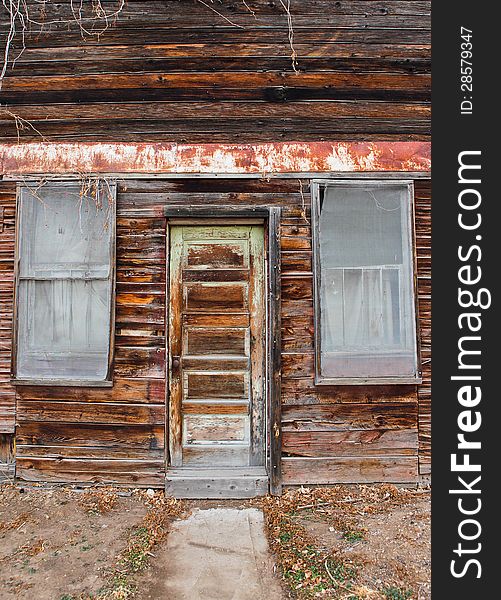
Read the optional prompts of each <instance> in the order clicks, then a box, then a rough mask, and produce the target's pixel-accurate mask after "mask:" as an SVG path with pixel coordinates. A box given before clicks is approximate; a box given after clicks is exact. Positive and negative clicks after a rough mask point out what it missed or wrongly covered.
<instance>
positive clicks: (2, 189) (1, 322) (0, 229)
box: [0, 181, 16, 434]
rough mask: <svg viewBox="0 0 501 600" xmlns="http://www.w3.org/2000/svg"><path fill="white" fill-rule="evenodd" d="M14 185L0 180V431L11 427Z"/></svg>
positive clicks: (13, 419) (12, 416)
mask: <svg viewBox="0 0 501 600" xmlns="http://www.w3.org/2000/svg"><path fill="white" fill-rule="evenodd" d="M15 215H16V185H15V183H13V182H4V181H0V434H4V433H5V434H12V433H14V427H15V409H16V403H15V394H16V392H15V389H14V387H13V386H12V385H11V384H10V357H11V348H12V315H13V300H14V244H15Z"/></svg>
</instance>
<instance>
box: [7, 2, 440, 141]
mask: <svg viewBox="0 0 501 600" xmlns="http://www.w3.org/2000/svg"><path fill="white" fill-rule="evenodd" d="M102 4H103V6H104V7H105V8H106V10H108V12H110V13H111V12H113V11H114V10H115V9H116V7H117V4H116V2H111V1H103V3H102ZM206 4H207V3H205V5H204V3H200V2H193V1H189V0H183V1H181V2H180V1H179V0H166V1H164V2H159V1H158V0H147V1H144V2H139V1H136V0H129V1H128V2H127V3H126V4H125V7H124V9H123V11H122V12H121V13H120V14H119V15H117V17H116V18H113V19H110V23H109V27H108V28H107V29H106V31H104V32H103V33H102V34H101V35H99V36H97V35H83V36H82V32H81V31H80V29H79V27H78V26H76V24H75V23H71V20H72V16H71V6H70V3H69V2H60V3H57V4H55V3H51V6H50V7H45V6H43V5H40V3H39V2H36V1H35V0H27V5H28V7H29V10H30V15H31V18H32V20H33V21H37V18H38V19H39V20H40V21H43V20H44V19H45V20H46V21H47V20H50V21H51V23H50V25H46V26H45V27H44V28H43V31H42V33H40V32H39V31H37V29H39V27H37V26H36V25H31V26H30V31H27V32H26V36H25V37H26V39H25V45H26V49H25V50H24V52H22V53H21V55H20V56H19V57H18V58H17V60H16V63H15V66H14V67H12V65H11V67H10V68H9V69H8V71H7V74H6V78H5V80H4V81H3V87H2V90H1V92H0V97H1V100H0V101H1V103H2V105H6V106H7V110H3V111H0V139H1V140H3V141H17V139H18V137H20V138H21V139H23V140H34V141H38V140H39V139H40V134H42V135H43V136H45V138H46V139H48V140H49V141H57V140H70V141H71V140H78V141H93V140H95V141H112V140H115V141H120V142H127V141H143V142H146V141H152V142H153V141H154V142H159V141H175V142H187V143H202V142H207V141H211V142H216V143H217V142H228V141H231V142H235V143H238V142H240V143H243V142H250V143H251V142H259V141H262V142H267V141H310V140H311V141H318V140H331V139H335V140H338V141H342V140H353V139H357V140H403V141H405V140H428V139H429V133H430V2H429V1H423V0H343V1H341V2H331V1H330V0H313V1H312V0H298V1H295V2H294V3H292V6H291V13H292V26H293V30H294V43H293V45H294V50H295V52H296V54H297V67H296V70H294V69H293V67H292V61H291V47H290V44H289V39H288V35H289V31H288V24H287V15H286V13H285V11H284V9H283V7H282V6H281V4H280V3H278V2H268V0H253V1H251V2H248V3H247V4H248V6H249V7H250V10H249V9H248V8H246V3H243V2H234V1H233V0H223V1H222V2H218V6H217V10H218V12H219V13H220V15H218V14H216V13H215V12H214V10H211V8H210V7H209V6H207V5H206ZM84 6H85V3H84ZM44 10H45V12H46V16H45V17H43V16H42V15H40V14H39V13H40V12H41V11H44ZM37 15H38V16H37ZM83 15H84V19H83V26H84V27H86V28H87V30H92V29H94V30H96V31H97V30H99V28H100V27H101V24H100V23H96V22H95V21H94V22H93V21H91V20H90V19H89V18H88V17H90V15H89V14H88V13H86V10H85V8H84V10H83ZM221 15H222V16H221ZM86 16H87V20H86V18H85V17H86ZM225 18H226V19H227V20H225ZM68 20H69V21H70V22H68ZM8 26H9V25H8V19H7V15H6V13H5V11H4V9H3V8H2V7H0V35H1V34H2V33H5V34H6V33H7V31H6V29H7V28H8ZM21 47H22V42H21V40H20V39H17V40H14V44H13V50H12V54H13V55H15V56H17V53H18V51H19V50H20V49H21ZM14 114H15V115H18V117H20V118H21V119H24V121H19V120H17V121H16V120H15V118H14V116H13V115H14ZM26 121H28V122H29V123H31V124H32V127H30V126H29V125H28V124H27V123H26ZM20 123H23V126H22V127H19V124H20ZM16 124H17V127H16Z"/></svg>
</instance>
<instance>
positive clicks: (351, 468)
mask: <svg viewBox="0 0 501 600" xmlns="http://www.w3.org/2000/svg"><path fill="white" fill-rule="evenodd" d="M282 462H283V467H282V469H283V478H284V483H285V484H286V485H287V484H288V485H298V484H305V485H309V484H326V483H332V484H335V483H376V482H385V481H392V482H394V483H415V482H416V481H417V472H418V459H417V456H381V457H373V456H364V457H359V456H350V457H348V456H344V457H339V458H290V457H284V458H283V461H282Z"/></svg>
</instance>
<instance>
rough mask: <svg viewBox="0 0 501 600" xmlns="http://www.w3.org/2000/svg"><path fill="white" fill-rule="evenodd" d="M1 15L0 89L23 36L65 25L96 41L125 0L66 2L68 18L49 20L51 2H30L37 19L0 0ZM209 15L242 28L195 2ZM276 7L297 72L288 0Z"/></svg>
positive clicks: (14, 0)
mask: <svg viewBox="0 0 501 600" xmlns="http://www.w3.org/2000/svg"><path fill="white" fill-rule="evenodd" d="M0 1H1V6H3V8H4V11H5V13H6V14H7V20H8V23H7V35H6V38H5V45H3V44H2V45H3V49H2V51H1V53H2V59H1V63H0V64H1V66H0V90H1V89H2V83H3V80H4V78H5V75H6V73H7V70H8V68H9V66H10V67H11V68H14V67H15V64H16V62H17V61H18V60H19V59H20V57H21V56H22V54H23V52H24V51H25V50H26V34H27V32H31V31H36V32H37V33H39V34H41V33H43V32H44V30H45V29H46V28H48V29H50V28H51V26H53V25H57V26H59V27H64V26H65V25H67V26H71V25H75V24H76V25H77V27H78V28H79V31H80V34H81V36H82V38H83V39H86V38H88V37H95V38H96V39H98V40H99V38H100V37H101V36H102V35H103V34H104V33H105V32H106V31H107V30H108V29H109V28H110V27H112V26H113V25H114V24H115V23H116V21H117V19H118V18H119V16H120V14H121V13H122V12H123V10H124V8H125V6H126V2H127V0H116V7H115V8H114V9H113V10H111V11H107V10H106V9H105V7H104V6H103V4H102V1H101V0H70V2H69V5H70V12H71V18H70V19H55V18H51V14H50V11H49V7H50V6H51V4H52V3H53V2H52V0H31V1H32V3H33V4H34V7H35V8H37V9H38V10H37V16H35V15H34V14H33V11H32V9H30V7H29V3H28V0H0ZM196 1H197V2H198V3H200V4H202V5H203V6H205V7H206V8H208V9H209V10H211V11H212V12H214V13H216V14H217V15H218V16H219V17H221V19H223V20H224V21H226V22H227V23H229V24H230V25H231V26H233V27H238V28H240V29H244V26H243V25H239V24H238V23H235V22H234V21H232V20H231V19H229V18H228V17H226V16H225V15H223V14H222V13H221V12H220V11H218V10H217V9H216V8H215V7H214V6H213V4H214V0H207V1H205V0H196ZM279 2H280V6H281V7H282V9H283V10H284V13H285V15H286V17H287V29H288V40H289V46H290V51H291V55H290V58H291V63H292V69H293V70H294V72H297V53H296V50H295V47H294V28H293V23H292V14H291V0H279ZM242 3H243V5H244V6H245V8H246V10H247V11H248V12H249V13H250V14H251V15H252V16H253V17H254V19H257V17H256V13H255V12H254V10H253V9H252V8H251V7H250V6H249V5H248V3H247V2H246V0H242ZM15 40H16V41H18V42H19V46H20V47H19V49H17V51H16V52H14V49H13V45H14V41H15Z"/></svg>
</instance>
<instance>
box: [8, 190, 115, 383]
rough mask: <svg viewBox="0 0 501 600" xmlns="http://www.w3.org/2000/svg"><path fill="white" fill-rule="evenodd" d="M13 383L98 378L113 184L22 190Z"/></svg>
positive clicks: (105, 358)
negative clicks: (14, 379)
mask: <svg viewBox="0 0 501 600" xmlns="http://www.w3.org/2000/svg"><path fill="white" fill-rule="evenodd" d="M19 198H20V201H19V239H18V273H17V355H16V365H15V367H16V368H15V376H16V379H18V380H45V379H47V380H52V381H57V380H64V381H68V380H70V381H73V380H78V381H89V382H92V381H96V382H98V381H105V380H106V379H107V378H108V375H109V373H108V370H109V369H108V365H109V357H110V346H111V331H112V312H113V311H112V298H113V280H114V276H113V275H114V267H113V260H112V257H113V255H114V251H113V248H114V238H115V187H114V186H109V185H107V184H99V183H97V182H96V183H93V184H91V185H90V186H86V187H85V189H84V187H83V186H82V185H81V184H80V183H74V184H68V183H59V184H46V185H43V186H40V187H38V188H35V187H27V186H25V187H22V188H21V189H20V195H19Z"/></svg>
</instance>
